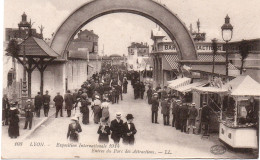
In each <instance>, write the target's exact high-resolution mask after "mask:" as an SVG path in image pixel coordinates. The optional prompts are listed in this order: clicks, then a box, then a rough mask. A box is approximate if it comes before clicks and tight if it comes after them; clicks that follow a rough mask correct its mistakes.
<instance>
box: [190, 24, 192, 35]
mask: <svg viewBox="0 0 260 160" xmlns="http://www.w3.org/2000/svg"><path fill="white" fill-rule="evenodd" d="M190 33H192V24H190Z"/></svg>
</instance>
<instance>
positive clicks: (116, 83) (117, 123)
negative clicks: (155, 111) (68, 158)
mask: <svg viewBox="0 0 260 160" xmlns="http://www.w3.org/2000/svg"><path fill="white" fill-rule="evenodd" d="M105 68H106V70H102V71H101V72H100V73H96V74H93V76H92V77H91V78H90V79H88V80H86V81H85V82H84V83H83V84H82V86H81V88H79V89H76V90H75V91H74V92H73V93H71V91H70V90H67V91H66V93H65V95H64V96H62V95H61V94H60V92H57V95H56V96H55V97H54V98H53V102H54V106H55V109H56V113H55V118H58V116H59V115H60V117H63V109H64V108H63V106H65V111H66V112H67V117H70V118H71V123H70V124H69V127H68V132H67V138H68V139H69V140H70V141H73V142H78V141H79V133H80V132H82V128H81V125H80V122H79V120H80V118H79V117H80V114H82V118H81V119H82V124H83V125H88V124H89V123H90V120H89V118H90V114H91V115H93V122H94V123H95V124H99V128H98V131H97V134H99V138H98V141H99V142H100V143H108V142H109V135H111V139H113V141H114V143H119V141H120V139H121V138H122V139H123V143H124V144H130V145H132V144H134V141H135V139H134V135H135V133H136V132H137V130H136V128H135V125H134V124H133V122H132V121H133V119H134V117H133V115H132V114H127V116H126V119H127V121H126V122H123V120H121V114H120V113H117V114H116V119H114V120H112V121H110V113H109V107H110V105H111V103H112V104H114V103H117V104H118V103H119V101H120V100H123V94H126V93H127V86H128V81H127V78H126V77H127V72H126V71H122V70H119V69H118V68H117V67H115V66H110V67H105ZM50 101H51V96H50V95H49V92H48V91H46V92H45V94H44V95H41V93H40V92H38V93H37V95H36V96H35V97H34V103H33V102H32V99H28V100H27V101H26V104H25V106H24V108H23V110H24V113H25V125H24V129H27V128H29V129H31V128H32V121H33V117H34V116H36V117H40V116H41V110H42V108H43V111H44V116H45V117H48V113H49V109H50ZM17 105H18V104H17V102H15V103H13V102H11V103H9V100H8V98H7V96H6V95H4V97H3V120H2V123H3V125H9V136H10V137H11V138H17V137H18V136H19V116H18V115H19V110H18V107H17ZM7 111H8V112H7ZM91 111H92V112H91Z"/></svg>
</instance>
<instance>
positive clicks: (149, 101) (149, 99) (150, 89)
mask: <svg viewBox="0 0 260 160" xmlns="http://www.w3.org/2000/svg"><path fill="white" fill-rule="evenodd" d="M148 88H149V89H148V90H147V92H146V93H147V98H148V104H152V102H151V99H152V96H153V90H152V86H150V85H149V86H148Z"/></svg>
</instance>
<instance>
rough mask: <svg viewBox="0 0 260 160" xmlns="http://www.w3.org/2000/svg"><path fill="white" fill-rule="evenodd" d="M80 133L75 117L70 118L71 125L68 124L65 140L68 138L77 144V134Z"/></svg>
mask: <svg viewBox="0 0 260 160" xmlns="http://www.w3.org/2000/svg"><path fill="white" fill-rule="evenodd" d="M80 132H82V129H81V126H80V124H79V123H78V118H77V117H72V118H71V123H70V124H69V128H68V133H67V138H69V140H70V141H72V142H78V141H79V134H78V133H80Z"/></svg>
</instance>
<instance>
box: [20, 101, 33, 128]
mask: <svg viewBox="0 0 260 160" xmlns="http://www.w3.org/2000/svg"><path fill="white" fill-rule="evenodd" d="M24 111H25V125H24V128H23V129H27V126H28V124H29V129H31V128H32V120H33V112H34V106H33V103H32V102H31V99H28V100H27V101H26V104H25V108H24Z"/></svg>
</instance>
